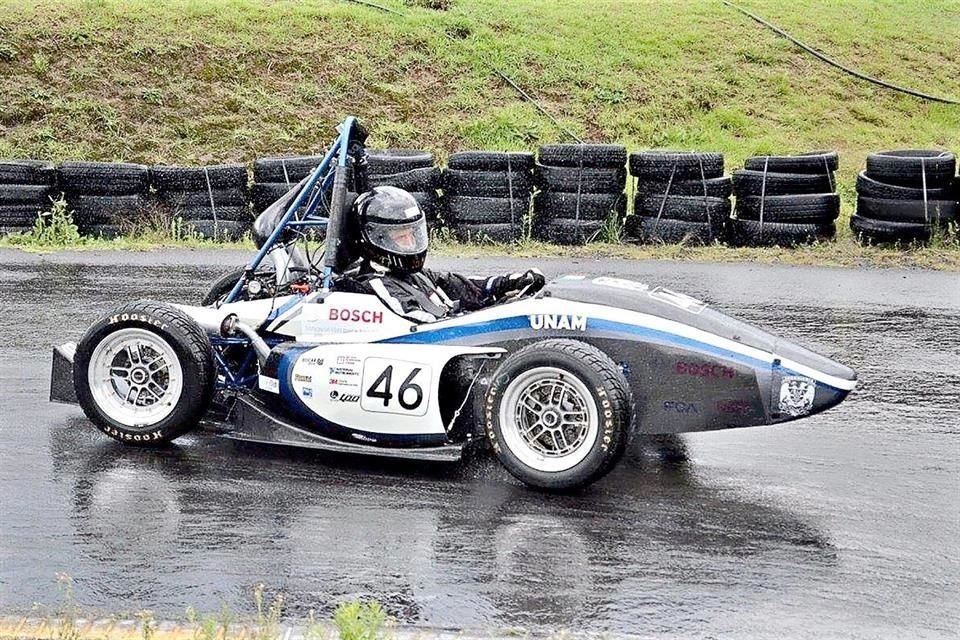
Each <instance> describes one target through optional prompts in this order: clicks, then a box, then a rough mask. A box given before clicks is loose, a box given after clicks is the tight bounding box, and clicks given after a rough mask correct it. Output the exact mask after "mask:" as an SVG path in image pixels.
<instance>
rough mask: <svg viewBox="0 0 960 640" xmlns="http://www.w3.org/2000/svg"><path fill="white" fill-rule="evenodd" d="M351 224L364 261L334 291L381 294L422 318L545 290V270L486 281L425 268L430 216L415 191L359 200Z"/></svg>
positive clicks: (380, 191) (385, 191) (397, 308)
mask: <svg viewBox="0 0 960 640" xmlns="http://www.w3.org/2000/svg"><path fill="white" fill-rule="evenodd" d="M349 224H350V225H351V231H348V232H347V234H346V235H347V236H348V237H351V238H354V239H355V241H354V242H355V245H356V246H355V250H356V252H357V253H359V255H360V259H359V260H358V261H357V262H355V263H354V264H353V265H352V266H351V267H350V268H349V269H348V270H347V271H346V272H344V273H343V275H342V276H341V277H340V278H339V279H338V280H337V281H336V283H335V284H334V289H335V290H336V291H346V292H350V293H372V294H375V295H376V296H377V297H379V298H380V299H381V300H382V301H383V302H384V304H386V305H387V306H388V307H390V309H392V310H393V311H394V312H395V313H397V314H398V315H401V316H403V317H405V318H408V319H410V320H414V321H416V322H435V321H436V320H440V319H442V318H446V317H448V316H451V315H455V314H457V313H459V312H463V311H476V310H477V309H482V308H484V307H488V306H491V305H493V304H496V303H497V302H499V301H501V300H502V299H503V298H504V297H506V296H507V295H508V294H511V293H520V292H535V291H539V290H540V289H541V288H543V285H544V283H545V280H544V277H543V274H542V273H541V272H540V270H539V269H530V270H528V271H526V272H525V273H512V274H509V275H503V276H493V277H490V278H486V279H483V278H469V277H466V276H462V275H460V274H456V273H439V272H436V271H429V270H426V269H424V268H423V262H424V259H425V258H426V257H427V245H428V242H429V241H428V238H427V220H426V216H425V215H424V213H423V210H422V209H421V208H420V205H419V204H418V203H417V201H416V200H415V199H414V197H413V196H412V195H410V194H409V193H408V192H406V191H404V190H402V189H398V188H396V187H375V188H374V189H372V190H370V191H367V192H366V193H364V194H363V195H361V196H360V197H359V198H357V200H356V202H355V203H354V204H353V209H352V210H351V215H350V223H349ZM357 227H359V228H357Z"/></svg>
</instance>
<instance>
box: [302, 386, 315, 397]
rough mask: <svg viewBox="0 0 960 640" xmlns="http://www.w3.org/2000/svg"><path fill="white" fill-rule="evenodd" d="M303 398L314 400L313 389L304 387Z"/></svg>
mask: <svg viewBox="0 0 960 640" xmlns="http://www.w3.org/2000/svg"><path fill="white" fill-rule="evenodd" d="M303 397H304V398H312V397H313V389H311V388H310V387H304V388H303Z"/></svg>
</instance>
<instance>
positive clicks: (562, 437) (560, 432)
mask: <svg viewBox="0 0 960 640" xmlns="http://www.w3.org/2000/svg"><path fill="white" fill-rule="evenodd" d="M554 433H556V434H557V435H559V436H560V440H561V441H562V442H563V450H564V451H566V450H567V449H569V448H570V443H568V442H567V436H566V434H565V433H564V432H563V429H557V430H556V431H555V432H554Z"/></svg>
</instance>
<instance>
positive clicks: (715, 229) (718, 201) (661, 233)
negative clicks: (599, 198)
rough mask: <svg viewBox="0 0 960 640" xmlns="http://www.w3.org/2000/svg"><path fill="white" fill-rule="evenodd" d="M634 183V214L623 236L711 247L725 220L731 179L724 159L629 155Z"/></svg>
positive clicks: (716, 156) (673, 153) (694, 155)
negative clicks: (725, 174) (724, 171)
mask: <svg viewBox="0 0 960 640" xmlns="http://www.w3.org/2000/svg"><path fill="white" fill-rule="evenodd" d="M630 175H632V176H634V177H635V178H636V181H637V182H636V185H637V188H636V192H635V195H634V204H633V215H632V216H630V217H628V218H627V219H626V221H625V222H624V235H625V237H626V238H627V239H628V240H630V241H633V242H641V243H667V244H676V243H683V244H712V243H714V242H719V241H721V240H723V237H724V229H725V226H726V223H727V220H728V219H729V218H730V193H731V181H730V178H727V177H724V175H723V155H721V154H719V153H689V152H681V151H644V152H640V153H633V154H630Z"/></svg>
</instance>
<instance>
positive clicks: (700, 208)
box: [634, 195, 730, 222]
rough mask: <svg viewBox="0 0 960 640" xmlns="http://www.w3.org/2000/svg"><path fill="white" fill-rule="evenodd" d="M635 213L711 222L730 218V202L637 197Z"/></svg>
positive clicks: (687, 198)
mask: <svg viewBox="0 0 960 640" xmlns="http://www.w3.org/2000/svg"><path fill="white" fill-rule="evenodd" d="M634 213H636V214H637V215H640V216H646V217H654V218H655V217H657V216H660V217H661V219H662V218H668V219H670V220H685V221H686V222H710V221H711V220H716V219H718V218H719V219H725V218H729V217H730V200H729V199H727V198H704V197H703V196H665V195H656V196H646V197H641V196H639V195H638V196H637V198H636V199H635V201H634Z"/></svg>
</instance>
